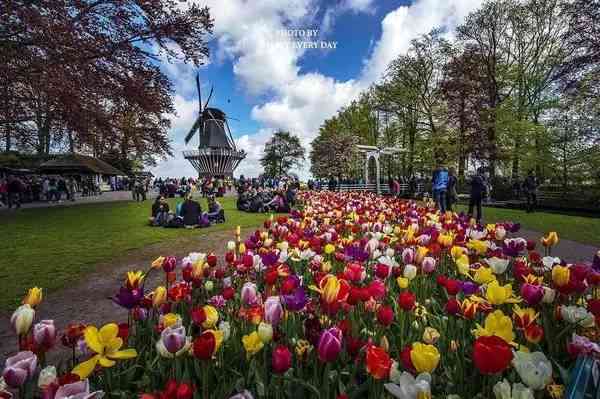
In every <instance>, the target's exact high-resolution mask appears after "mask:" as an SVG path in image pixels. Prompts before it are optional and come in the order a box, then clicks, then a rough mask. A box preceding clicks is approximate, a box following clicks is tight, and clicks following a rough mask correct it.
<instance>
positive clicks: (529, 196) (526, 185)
mask: <svg viewBox="0 0 600 399" xmlns="http://www.w3.org/2000/svg"><path fill="white" fill-rule="evenodd" d="M523 192H524V193H525V198H526V200H527V205H526V206H527V208H526V211H527V213H532V212H535V206H536V205H537V179H536V178H535V175H534V174H533V169H530V170H529V173H527V177H526V178H525V180H524V181H523Z"/></svg>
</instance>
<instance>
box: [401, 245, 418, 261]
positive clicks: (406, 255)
mask: <svg viewBox="0 0 600 399" xmlns="http://www.w3.org/2000/svg"><path fill="white" fill-rule="evenodd" d="M414 261H415V250H414V249H412V248H406V249H405V250H404V251H402V262H403V263H404V264H405V265H410V264H412V263H413V262H414Z"/></svg>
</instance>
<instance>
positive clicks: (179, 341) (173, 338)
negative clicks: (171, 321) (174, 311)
mask: <svg viewBox="0 0 600 399" xmlns="http://www.w3.org/2000/svg"><path fill="white" fill-rule="evenodd" d="M160 339H161V340H162V343H163V345H164V346H165V349H166V350H167V351H169V352H170V353H177V352H179V351H180V350H181V349H182V348H183V347H184V346H185V343H186V336H185V327H174V326H173V327H167V328H165V329H164V330H163V331H162V333H161V334H160Z"/></svg>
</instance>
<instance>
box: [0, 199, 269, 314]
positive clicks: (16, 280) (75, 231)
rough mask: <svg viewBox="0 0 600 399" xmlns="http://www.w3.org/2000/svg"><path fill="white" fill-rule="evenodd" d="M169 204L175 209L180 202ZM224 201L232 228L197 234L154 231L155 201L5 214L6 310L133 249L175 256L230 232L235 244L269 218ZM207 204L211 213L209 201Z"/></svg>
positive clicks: (0, 283) (2, 292) (1, 289)
mask: <svg viewBox="0 0 600 399" xmlns="http://www.w3.org/2000/svg"><path fill="white" fill-rule="evenodd" d="M177 201H180V200H179V199H178V200H177ZM169 202H170V206H171V209H175V203H176V200H174V199H171V200H169ZM220 202H221V204H222V205H223V207H224V208H225V216H226V223H223V224H217V225H213V226H211V227H209V228H204V229H193V230H189V229H168V228H161V227H149V226H148V225H147V220H148V217H149V216H150V207H151V204H152V202H151V201H146V202H144V203H136V202H111V203H103V204H85V205H74V206H68V207H52V208H37V209H23V210H20V211H18V212H11V213H7V212H4V213H2V214H0V237H2V239H1V241H0V242H1V245H0V310H8V309H10V308H12V307H14V306H15V305H17V304H18V303H19V301H20V300H21V298H22V297H23V295H24V294H25V293H26V291H27V289H28V288H29V287H32V286H39V287H44V289H45V290H48V291H49V292H51V291H54V290H57V289H60V288H63V287H65V286H66V285H68V284H70V283H73V282H76V281H77V280H78V279H81V278H83V277H85V275H86V274H87V273H89V272H92V271H94V269H95V265H96V264H98V263H100V262H110V261H111V260H114V259H119V258H120V257H123V256H127V252H128V251H130V250H136V249H140V248H143V247H145V246H147V245H151V244H155V243H158V242H172V243H173V248H174V251H175V249H176V248H177V244H178V242H180V241H181V242H183V241H186V240H190V239H196V240H197V239H198V237H201V236H207V237H208V236H209V235H210V234H211V233H213V232H217V231H224V230H231V237H232V239H233V237H234V230H235V227H236V226H238V225H240V226H241V227H242V228H243V227H255V226H256V227H258V226H259V225H261V224H262V222H263V221H264V220H265V219H266V218H268V215H265V214H250V213H244V212H240V211H238V210H237V209H236V207H235V198H231V197H229V198H221V199H220ZM201 203H202V209H203V210H205V209H206V208H207V206H206V201H205V200H202V202H201ZM215 250H217V248H215ZM74 299H75V298H74Z"/></svg>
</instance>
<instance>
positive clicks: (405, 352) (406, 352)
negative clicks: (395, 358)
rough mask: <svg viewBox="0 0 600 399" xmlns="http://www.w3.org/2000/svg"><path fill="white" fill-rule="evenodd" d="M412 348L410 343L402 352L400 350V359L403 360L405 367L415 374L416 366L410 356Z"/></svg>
mask: <svg viewBox="0 0 600 399" xmlns="http://www.w3.org/2000/svg"><path fill="white" fill-rule="evenodd" d="M411 350H412V347H411V346H410V345H409V346H407V347H406V348H404V349H403V350H402V352H400V361H401V362H402V365H403V366H404V368H405V369H407V370H408V371H410V372H411V373H413V374H415V373H416V370H415V366H414V365H413V362H412V359H411V358H410V351H411Z"/></svg>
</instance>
